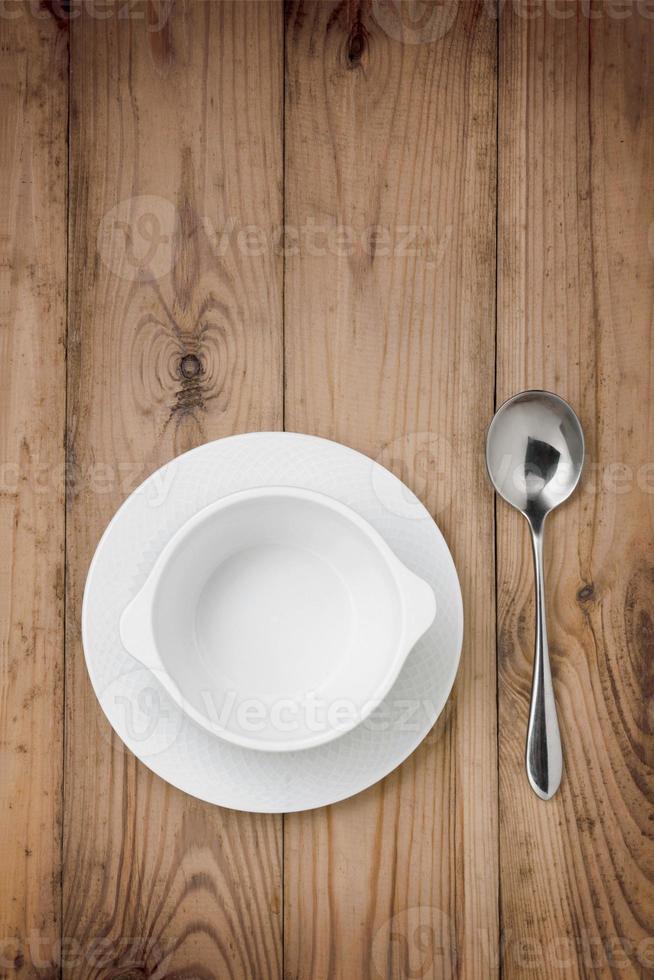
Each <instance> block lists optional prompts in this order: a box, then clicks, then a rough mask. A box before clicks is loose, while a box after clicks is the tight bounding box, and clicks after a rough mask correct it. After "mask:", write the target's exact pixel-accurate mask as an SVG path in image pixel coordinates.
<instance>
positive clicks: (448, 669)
mask: <svg viewBox="0 0 654 980" xmlns="http://www.w3.org/2000/svg"><path fill="white" fill-rule="evenodd" d="M263 486H288V487H304V488H306V489H308V490H314V491H316V492H318V493H325V494H327V495H328V496H330V497H333V498H334V499H335V500H339V501H341V503H343V504H345V505H346V506H349V507H351V508H352V509H353V510H354V511H356V512H357V513H358V514H360V515H361V516H362V517H363V518H365V519H366V520H367V521H369V522H370V524H372V526H373V527H374V528H376V529H377V530H378V531H379V533H380V534H381V535H382V536H383V537H384V539H385V540H386V542H387V543H388V544H389V545H390V547H391V548H392V550H393V551H394V552H395V554H396V555H397V557H398V558H399V559H400V561H402V562H404V564H405V565H407V567H408V568H410V569H411V570H412V571H414V572H415V573H416V574H417V575H419V576H420V577H422V578H423V579H425V580H426V581H427V582H428V583H429V584H430V585H431V586H432V588H433V590H434V593H435V596H436V603H437V608H438V615H437V616H436V619H435V620H434V622H433V624H432V626H431V627H430V628H429V630H428V631H427V632H426V633H425V635H424V636H423V637H422V638H421V639H420V640H419V641H418V643H417V644H416V645H415V647H414V648H413V650H412V651H411V653H410V654H409V656H408V658H407V660H406V663H405V665H404V667H403V668H402V671H401V672H400V675H399V677H398V678H397V680H396V681H395V684H394V685H393V687H392V688H391V690H390V692H389V693H388V695H387V697H386V699H385V700H384V702H382V704H381V705H380V706H379V707H377V708H376V709H375V710H374V711H373V713H372V714H371V715H370V716H369V717H368V718H367V719H366V720H365V721H363V722H362V723H361V724H360V725H358V726H357V727H356V728H354V729H353V730H352V731H350V732H348V733H347V734H344V735H342V736H341V737H340V738H338V739H336V740H335V741H332V742H330V743H328V744H326V745H321V746H318V747H316V748H310V749H303V750H300V751H294V752H261V751H259V750H257V749H251V748H244V747H241V746H238V745H234V744H231V743H229V742H226V741H224V740H222V739H220V738H217V737H216V736H215V735H212V734H210V733H209V732H208V731H206V730H204V729H203V728H201V727H199V726H198V725H197V724H195V723H194V722H193V721H191V720H190V719H189V718H188V717H187V716H186V715H185V714H184V713H183V712H182V711H181V709H180V708H179V707H178V706H177V705H176V704H175V702H174V701H173V700H172V698H171V697H170V695H169V694H168V693H167V692H166V690H165V689H164V688H163V687H162V685H161V684H160V683H159V682H158V681H157V680H156V677H155V675H154V674H153V673H152V672H151V671H150V670H148V669H147V668H145V667H143V666H141V665H140V664H139V663H138V662H137V661H135V660H134V659H133V658H132V657H131V656H130V655H129V654H128V653H127V651H126V650H125V648H124V647H123V644H122V643H121V640H120V633H119V623H120V618H121V615H122V612H123V610H124V609H125V607H126V606H127V604H128V603H129V602H130V600H131V599H132V598H133V597H134V596H135V595H136V594H137V593H138V592H139V590H140V589H141V588H142V586H143V584H144V582H145V580H146V578H147V577H148V575H149V572H150V571H151V569H152V568H153V566H154V563H155V561H156V559H157V557H158V555H159V554H160V552H161V551H162V550H163V548H164V546H165V545H166V544H167V542H168V541H169V539H170V538H171V537H172V535H173V534H174V533H175V532H176V531H177V530H178V529H179V528H180V527H181V526H182V525H183V524H184V523H185V522H186V521H187V520H188V519H189V518H190V517H192V516H193V515H194V514H196V513H197V512H198V511H199V510H201V509H202V508H203V507H206V506H208V505H209V504H211V503H212V502H214V501H216V500H219V499H221V498H222V497H225V496H226V495H227V494H231V493H236V492H238V491H241V490H246V489H250V488H254V487H263ZM462 634H463V609H462V602H461V592H460V589H459V582H458V578H457V574H456V570H455V568H454V563H453V561H452V557H451V555H450V553H449V550H448V548H447V545H446V544H445V541H444V539H443V536H442V535H441V533H440V531H439V530H438V528H437V526H436V524H435V523H434V521H433V520H432V518H431V517H430V515H429V514H428V512H427V511H426V510H425V508H424V507H423V506H422V504H420V502H419V501H418V500H417V498H416V497H415V496H414V495H413V494H412V493H411V492H410V491H409V490H408V489H407V488H406V487H405V486H404V484H402V483H401V481H399V480H398V479H397V478H396V477H395V476H393V475H392V474H391V473H389V472H388V470H386V469H384V467H382V466H380V464H378V463H376V462H374V461H373V460H371V459H369V458H368V457H367V456H363V455H362V454H361V453H358V452H355V451H354V450H352V449H348V448H347V447H345V446H341V445H339V444H338V443H335V442H330V441H328V440H326V439H319V438H317V437H315V436H306V435H299V434H296V433H288V432H259V433H249V434H247V435H241V436H231V437H230V438H227V439H221V440H218V441H217V442H212V443H208V444H207V445H204V446H200V447H199V448H197V449H194V450H192V451H191V452H189V453H185V454H184V455H183V456H179V457H178V458H177V459H175V460H173V461H172V462H171V463H168V464H167V465H166V466H163V467H162V468H161V469H159V470H157V471H156V472H155V473H153V474H152V476H150V477H148V479H147V480H145V482H144V483H142V484H141V486H140V487H139V488H138V489H137V490H136V491H135V492H134V493H133V494H132V495H131V496H130V497H129V498H128V499H127V500H126V501H125V503H124V504H123V506H122V507H121V508H120V510H119V511H118V512H117V513H116V515H115V516H114V518H113V519H112V521H111V523H110V524H109V526H108V528H107V530H106V531H105V533H104V535H103V537H102V540H101V541H100V543H99V545H98V548H97V550H96V553H95V555H94V557H93V561H92V562H91V567H90V569H89V574H88V578H87V582H86V589H85V593H84V605H83V610H82V638H83V642H84V651H85V656H86V663H87V667H88V670H89V674H90V677H91V682H92V684H93V687H94V690H95V692H96V695H97V697H98V699H99V701H100V704H101V705H102V708H103V710H104V712H105V714H106V715H107V718H108V719H109V722H110V723H111V725H112V727H113V728H114V730H115V731H116V733H117V734H118V735H119V737H120V738H121V739H122V741H123V742H124V743H125V745H126V746H127V747H128V748H129V749H130V750H131V751H132V752H133V753H134V754H135V755H136V756H137V758H139V759H140V760H141V761H142V762H143V763H144V764H145V765H146V766H148V768H150V769H151V770H152V771H153V772H155V773H157V775H159V776H161V778H162V779H165V780H166V781H167V782H169V783H171V784H172V785H173V786H176V787H178V788H179V789H182V790H184V791H185V792H187V793H189V794H191V795H192V796H196V797H198V798H199V799H202V800H206V801H208V802H210V803H215V804H219V805H220V806H226V807H231V808H233V809H237V810H249V811H253V812H266V813H281V812H291V811H295V810H308V809H312V808H313V807H319V806H325V805H327V804H329V803H335V802H337V801H338V800H342V799H345V798H346V797H348V796H352V795H353V794H354V793H358V792H360V791H361V790H363V789H366V788H367V787H368V786H371V785H372V784H373V783H375V782H377V781H378V780H379V779H382V778H383V777H384V776H385V775H387V774H388V773H389V772H391V771H392V770H393V769H395V767H396V766H398V765H399V764H400V763H401V762H402V761H403V760H404V759H406V757H407V756H408V755H410V753H411V752H412V751H413V750H414V749H415V748H416V746H417V745H418V744H419V743H420V742H421V741H422V739H423V738H424V737H425V735H427V733H428V732H429V731H430V729H431V727H432V726H433V724H434V722H435V721H436V719H437V718H438V715H439V714H440V712H441V711H442V709H443V707H444V705H445V702H446V701H447V697H448V695H449V693H450V690H451V688H452V684H453V683H454V678H455V676H456V671H457V667H458V664H459V657H460V652H461V641H462Z"/></svg>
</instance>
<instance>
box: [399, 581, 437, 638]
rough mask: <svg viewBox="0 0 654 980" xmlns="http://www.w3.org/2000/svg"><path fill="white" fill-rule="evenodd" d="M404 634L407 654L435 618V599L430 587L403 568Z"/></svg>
mask: <svg viewBox="0 0 654 980" xmlns="http://www.w3.org/2000/svg"><path fill="white" fill-rule="evenodd" d="M404 601H405V608H406V626H405V634H406V638H407V653H408V652H409V650H411V648H412V647H413V645H414V644H415V643H417V641H418V640H419V639H420V637H421V636H422V635H423V633H426V632H427V630H428V629H429V627H430V626H431V624H432V623H433V622H434V618H435V616H436V597H435V595H434V590H433V589H432V587H431V585H429V584H428V583H427V582H425V580H424V579H422V578H420V576H419V575H415V574H414V572H411V571H409V569H408V568H406V567H405V568H404Z"/></svg>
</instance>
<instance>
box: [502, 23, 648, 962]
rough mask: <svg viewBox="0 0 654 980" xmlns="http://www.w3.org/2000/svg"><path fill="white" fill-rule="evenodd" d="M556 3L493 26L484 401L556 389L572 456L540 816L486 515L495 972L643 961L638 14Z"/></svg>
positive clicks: (514, 597)
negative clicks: (496, 758)
mask: <svg viewBox="0 0 654 980" xmlns="http://www.w3.org/2000/svg"><path fill="white" fill-rule="evenodd" d="M571 9H572V12H573V16H571V17H553V16H551V15H547V14H545V15H543V11H541V16H537V17H532V18H529V19H527V18H525V17H522V16H519V15H518V14H519V13H520V11H519V10H518V11H517V12H516V10H512V9H509V6H508V5H507V8H506V9H505V10H503V12H502V17H501V30H500V39H501V51H500V66H501V72H500V89H499V128H500V133H501V139H500V153H499V212H498V213H499V241H500V248H499V279H498V348H497V352H498V355H497V363H498V401H500V400H502V399H503V398H504V397H506V396H508V395H509V394H511V393H513V392H515V391H517V390H519V389H521V388H526V387H549V388H553V389H555V390H556V391H557V392H560V393H561V394H562V395H563V396H564V397H566V398H568V399H569V400H570V401H571V403H572V404H573V406H575V408H576V409H577V410H578V411H579V414H580V416H581V419H582V422H583V424H584V427H585V432H586V436H587V450H588V463H589V465H588V466H587V469H586V475H585V478H584V480H583V483H582V487H581V490H580V492H578V493H577V494H576V496H575V497H574V499H573V500H571V501H570V502H569V503H568V504H567V505H566V506H565V508H564V509H562V510H561V512H559V513H556V514H555V515H553V517H552V519H551V523H550V526H549V527H548V536H549V541H548V543H547V546H546V547H547V569H546V574H547V577H548V588H549V619H550V643H551V652H552V654H553V667H554V673H555V687H556V692H557V698H558V705H559V713H560V721H561V728H562V736H563V741H564V750H565V767H566V768H565V776H564V782H563V785H562V790H561V793H560V795H558V796H557V797H555V799H554V800H553V801H551V802H550V803H548V804H546V805H544V804H543V803H542V802H540V801H539V800H537V799H536V797H535V796H534V795H533V794H532V793H531V791H530V789H529V787H528V785H527V781H526V778H525V777H524V776H523V755H524V733H525V726H526V719H527V707H528V690H529V684H530V673H531V663H532V644H533V626H532V622H533V621H532V616H533V606H532V596H531V590H532V573H531V564H530V562H531V559H530V555H529V551H528V541H527V531H526V527H525V526H524V522H522V519H521V518H520V517H519V516H518V515H516V514H514V513H509V511H508V508H506V507H505V506H503V505H499V504H498V518H499V523H498V580H499V595H498V604H499V651H500V698H499V703H500V803H501V807H500V820H501V848H500V867H501V869H502V879H501V896H502V927H503V930H504V937H505V942H506V946H505V951H504V973H505V975H506V976H507V977H514V976H516V977H519V976H523V975H524V976H527V975H529V976H530V977H551V976H552V975H557V974H558V973H562V975H565V976H569V977H576V976H578V977H587V976H590V975H591V974H592V975H593V976H621V977H623V976H645V975H650V974H651V971H652V967H654V948H653V946H652V940H651V936H652V933H653V930H654V846H653V842H652V837H653V835H654V831H653V827H654V824H653V823H652V819H653V814H654V810H653V807H652V804H653V802H654V782H653V781H652V764H653V762H654V740H653V738H652V735H653V731H654V729H653V723H652V712H651V707H652V662H653V654H654V646H653V643H652V636H653V633H652V622H653V619H654V590H653V587H652V583H653V582H654V574H653V565H652V557H651V556H652V545H653V544H654V527H653V521H652V513H653V511H652V499H653V498H652V483H651V480H650V477H651V475H652V471H653V470H654V467H652V459H653V455H652V454H653V452H654V442H653V422H654V417H653V416H654V409H653V406H652V399H651V390H652V287H653V286H654V273H653V253H652V250H651V249H652V238H651V228H652V221H653V220H654V114H653V113H652V106H653V105H654V54H653V52H654V46H653V42H654V23H653V22H652V19H651V18H650V17H647V16H643V15H642V14H641V13H640V12H639V10H638V9H637V8H636V7H635V6H633V7H631V8H630V9H627V11H626V15H624V11H623V16H620V17H615V16H613V14H612V12H611V11H610V10H609V8H608V5H602V4H593V5H592V6H591V7H590V8H588V9H587V11H586V12H585V13H584V11H583V10H582V8H581V5H580V6H579V7H575V8H571ZM648 235H649V236H650V238H649V246H648Z"/></svg>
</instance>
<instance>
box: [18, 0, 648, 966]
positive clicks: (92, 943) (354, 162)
mask: <svg viewBox="0 0 654 980" xmlns="http://www.w3.org/2000/svg"><path fill="white" fill-rule="evenodd" d="M653 8H654V5H652V4H651V3H649V4H648V3H644V2H638V3H635V2H634V3H633V4H631V3H629V2H627V3H626V4H625V3H623V2H618V0H613V2H611V3H609V2H608V0H606V2H604V0H588V2H586V3H581V2H580V3H578V4H577V3H574V2H570V0H557V2H556V3H554V2H548V3H547V4H543V3H539V2H536V3H529V4H527V3H526V2H524V3H523V2H521V0H519V2H513V0H507V2H503V0H502V2H500V3H499V17H498V5H497V4H496V3H495V2H490V0H489V2H472V0H469V2H466V0H462V2H460V3H458V4H456V3H455V4H454V5H452V4H450V3H447V2H446V3H444V4H442V3H436V4H432V5H431V6H427V7H424V6H423V7H421V8H420V9H418V8H417V7H416V6H415V5H413V4H411V3H405V4H404V5H403V6H400V7H398V6H397V4H395V3H393V2H391V0H343V2H340V3H337V2H336V3H333V2H326V0H325V2H307V0H305V2H296V3H289V4H288V5H287V6H286V9H285V10H284V8H283V6H282V4H281V3H277V2H258V0H256V2H235V3H223V2H219V0H215V2H214V0H204V2H203V0H187V2H183V0H179V2H176V3H172V4H171V3H169V2H165V0H159V2H157V0H151V2H149V3H147V4H146V5H141V4H140V3H137V2H134V0H117V2H116V3H106V2H104V0H102V2H101V0H96V2H90V3H87V2H86V0H85V2H84V4H81V3H80V2H75V0H73V3H72V4H70V3H65V2H63V0H48V2H43V3H40V4H39V3H36V2H34V3H27V2H23V0H18V2H13V0H6V2H5V3H4V4H3V6H2V10H0V32H1V49H2V62H1V64H2V140H1V141H0V152H1V153H2V167H1V168H0V174H1V178H2V182H3V186H2V197H1V200H2V215H3V221H2V246H3V248H2V279H1V290H0V301H1V304H2V333H1V337H2V358H1V360H0V371H1V378H2V384H1V387H0V406H1V412H0V420H1V422H0V425H1V432H2V436H1V438H2V460H1V462H2V486H1V487H0V490H1V492H0V512H1V515H2V520H1V531H0V534H1V553H2V556H3V565H2V568H3V571H2V589H1V592H0V602H1V615H0V624H1V629H2V674H1V678H2V679H1V685H0V693H1V701H0V710H1V738H2V782H1V786H0V797H1V814H2V816H1V820H2V825H1V830H0V941H1V943H2V946H1V948H0V975H1V976H3V977H14V976H17V977H48V978H50V977H56V976H59V975H60V974H61V975H63V976H65V977H70V978H75V980H78V978H79V980H87V978H100V977H102V978H109V977H112V978H118V977H121V978H130V980H132V978H137V977H156V978H161V977H168V978H180V980H181V978H184V980H191V978H193V980H208V978H220V980H223V978H228V977H229V978H257V980H259V978H261V980H275V978H279V977H282V976H283V977H285V978H287V980H290V978H293V980H296V978H300V980H327V978H336V977H339V978H344V980H358V978H369V977H370V978H373V977H375V978H376V977H388V978H409V977H411V978H416V977H420V978H423V977H425V978H427V977H432V978H441V977H453V976H460V977H466V978H473V980H484V978H487V977H494V976H497V975H500V974H503V975H504V976H506V977H522V976H525V977H527V976H529V977H556V976H565V977H588V976H590V975H591V974H592V975H593V976H596V975H597V976H607V977H608V976H620V977H623V976H646V975H651V973H652V970H653V969H654V939H653V938H652V936H653V935H654V846H653V845H652V837H653V835H654V781H653V777H652V765H653V763H654V549H653V545H654V536H653V521H652V513H653V501H654V496H653V494H654V404H653V399H652V375H653V372H654V343H653V341H652V322H653V320H652V310H653V307H654V291H653V290H654V225H653V224H652V222H653V221H654V9H653ZM541 386H544V387H549V388H552V389H554V390H556V391H557V392H559V393H561V394H562V395H563V396H564V397H565V398H567V399H569V400H570V401H571V403H572V404H573V405H574V406H575V408H576V409H577V410H578V412H579V414H580V416H581V419H582V421H583V425H584V428H585V432H586V436H587V448H588V466H587V468H586V473H585V477H584V480H583V484H582V487H581V489H580V491H579V492H578V493H577V494H576V496H575V497H574V499H573V500H572V501H571V502H570V503H569V505H567V506H566V507H565V508H563V509H562V510H561V511H560V512H559V513H557V514H556V515H555V516H554V517H553V518H552V520H551V525H550V528H549V531H550V535H549V541H548V546H547V547H548V552H547V574H548V577H549V588H550V593H549V594H550V632H551V646H552V653H553V659H554V673H555V684H556V691H557V696H558V705H559V711H560V718H561V727H562V733H563V739H564V745H565V752H566V774H565V779H564V783H563V786H562V789H561V792H560V794H559V795H558V796H557V797H556V798H555V799H554V800H553V801H552V802H550V803H547V804H544V803H542V802H541V801H539V800H538V799H537V798H536V797H535V796H534V794H533V793H532V792H531V790H530V789H529V786H528V784H527V781H526V778H525V776H524V772H523V746H524V736H525V726H526V718H527V706H528V691H529V685H530V669H531V661H532V642H533V640H532V636H533V626H532V615H533V605H532V576H531V564H530V562H531V558H530V553H529V546H528V540H527V532H526V527H525V526H524V524H523V522H522V520H521V518H520V517H519V516H518V515H517V514H515V513H514V512H512V511H510V510H509V509H508V508H507V507H506V506H505V505H504V504H502V503H497V502H496V501H495V499H494V497H493V494H492V492H491V490H490V488H489V485H488V482H487V479H486V474H485V471H484V465H483V445H484V433H485V428H486V425H487V423H488V421H489V419H490V417H491V416H492V413H493V410H494V408H495V406H496V405H497V404H499V403H500V402H501V401H502V400H503V399H504V398H505V397H506V396H508V395H510V394H511V393H513V392H515V391H517V390H520V389H522V388H526V387H541ZM281 428H286V429H289V430H296V431H302V432H310V433H316V434H319V435H322V436H326V437H328V438H331V439H336V440H340V441H342V442H344V443H346V444H348V445H350V446H353V447H355V448H356V449H359V450H361V451H362V452H364V453H367V454H369V455H370V456H373V457H375V458H378V459H380V460H381V461H382V462H384V463H385V464H386V465H388V466H390V467H391V468H392V469H393V470H394V471H395V472H396V473H397V474H398V475H400V476H401V477H402V478H403V479H404V480H406V481H407V482H408V483H409V485H410V486H411V487H412V488H413V489H414V490H415V491H416V492H417V493H418V495H419V496H420V497H421V499H422V500H423V501H424V502H425V503H426V505H427V506H428V508H429V509H430V511H431V512H432V513H433V515H434V516H435V518H436V519H437V521H438V523H439V525H440V527H441V528H442V530H443V532H444V534H445V536H446V538H447V540H448V543H449V545H450V547H451V549H452V552H453V555H454V559H455V561H456V564H457V567H458V570H459V575H460V578H461V584H462V589H463V595H464V606H465V615H466V629H465V642H464V648H463V655H462V660H461V668H460V671H459V675H458V678H457V681H456V685H455V690H454V692H453V696H452V698H451V702H450V704H449V707H448V709H447V711H446V712H445V714H444V716H443V717H442V718H441V720H440V721H439V723H438V724H437V726H436V729H435V731H434V733H433V734H432V735H431V736H430V737H428V738H427V739H426V741H425V742H424V743H423V745H422V746H421V747H420V748H419V749H418V751H416V752H415V754H414V755H413V756H412V757H411V758H410V759H409V760H408V761H407V762H406V763H405V764H404V765H403V766H401V767H400V769H399V770H397V771H396V772H394V773H393V774H392V775H391V776H389V777H388V778H387V779H386V780H384V781H383V782H382V783H381V784H379V785H377V786H374V787H373V788H372V789H370V790H368V791H367V792H365V793H363V794H361V795H359V796H357V797H355V798H353V799H350V800H348V801H346V802H344V803H341V804H338V805H336V806H333V807H330V808H327V809H323V810H318V811H314V812H307V813H300V814H293V815H289V816H287V817H281V816H266V815H263V816H262V815H251V814H247V813H237V812H231V811H227V810H221V809H219V808H215V807H212V806H209V805H205V804H203V803H201V802H199V801H198V800H195V799H192V798H189V797H187V796H185V795H183V794H182V793H180V792H178V791H176V790H175V789H173V788H172V787H171V786H168V785H167V784H165V783H164V782H162V781H161V780H160V779H158V778H157V777H155V776H153V775H152V774H151V773H150V772H149V771H148V770H146V769H145V768H144V767H143V766H142V765H141V764H140V763H138V762H137V761H136V759H135V758H134V757H133V756H132V755H131V754H130V753H129V752H128V751H127V750H125V749H124V748H123V746H122V744H121V743H120V742H119V740H118V739H117V738H116V737H115V736H113V735H112V733H111V730H110V729H109V726H108V723H107V722H106V720H105V718H104V716H103V714H102V712H101V710H100V709H99V707H98V704H97V702H96V699H95V696H94V694H93V692H92V690H91V686H90V683H89V679H88V676H87V672H86V668H85V664H84V658H83V653H82V648H81V643H80V605H81V599H82V592H83V587H84V580H85V576H86V572H87V568H88V564H89V560H90V558H91V555H92V553H93V550H94V548H95V545H96V543H97V541H98V538H99V536H100V534H101V532H102V530H103V529H104V527H105V525H106V524H107V522H108V520H109V518H110V517H111V515H112V514H113V512H114V511H115V509H116V508H117V506H118V505H119V504H120V503H121V501H122V500H123V499H124V498H125V497H126V496H127V494H128V493H129V492H130V491H131V490H132V489H133V488H134V487H135V486H136V485H138V483H139V482H140V480H141V479H142V478H143V477H144V476H145V475H146V474H148V473H150V472H151V471H153V470H154V469H155V468H156V467H157V466H159V465H160V464H162V463H164V462H165V461H167V460H170V459H171V458H172V457H174V456H175V455H177V454H179V453H181V452H183V451H184V450H187V449H189V448H190V447H192V446H195V445H197V444H198V443H202V442H205V441H207V440H211V439H216V438H218V437H220V436H225V435H227V434H229V433H235V432H244V431H247V430H255V429H281ZM62 937H63V942H61V941H60V940H61V939H62Z"/></svg>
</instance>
